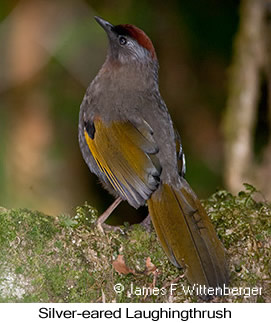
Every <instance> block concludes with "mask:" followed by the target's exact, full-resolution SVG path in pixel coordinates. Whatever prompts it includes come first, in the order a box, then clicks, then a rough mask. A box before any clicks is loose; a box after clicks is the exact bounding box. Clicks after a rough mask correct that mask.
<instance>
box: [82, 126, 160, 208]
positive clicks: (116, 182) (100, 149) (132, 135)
mask: <svg viewBox="0 0 271 323" xmlns="http://www.w3.org/2000/svg"><path fill="white" fill-rule="evenodd" d="M84 136H85V140H86V143H87V145H88V147H89V149H90V151H91V153H92V156H93V158H94V159H95V161H96V163H97V165H98V167H99V169H100V170H101V172H103V173H104V174H105V175H106V177H107V179H108V181H109V182H110V184H111V185H112V186H113V188H114V189H115V190H116V191H117V192H119V194H120V195H121V196H122V198H123V199H125V200H128V202H129V203H130V204H132V205H134V206H135V207H138V206H139V205H142V201H140V200H144V201H145V200H146V199H147V198H148V197H149V195H150V194H151V192H152V191H153V190H154V188H155V187H153V184H152V183H150V182H149V178H150V177H149V175H150V174H151V175H158V172H157V169H156V168H155V167H154V165H153V163H152V161H151V159H150V158H149V156H148V154H146V153H145V152H144V150H143V149H142V147H143V146H144V147H147V146H150V145H151V143H150V142H149V140H148V138H146V137H145V136H144V135H143V134H142V132H140V131H139V130H138V129H137V128H136V127H135V126H134V125H133V124H131V123H130V122H121V121H119V122H112V123H110V124H109V125H105V124H104V123H103V122H102V121H101V120H96V121H95V136H94V139H91V138H90V137H89V135H88V133H87V131H86V130H85V131H84Z"/></svg>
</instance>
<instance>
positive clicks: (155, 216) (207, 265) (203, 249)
mask: <svg viewBox="0 0 271 323" xmlns="http://www.w3.org/2000/svg"><path fill="white" fill-rule="evenodd" d="M181 183H182V187H181V189H180V190H176V189H174V188H173V187H171V186H170V185H168V184H161V185H160V187H159V188H158V190H157V191H155V192H154V193H153V194H152V196H151V198H150V199H149V200H148V208H149V212H150V215H151V219H152V222H153V225H154V227H155V230H156V233H157V235H158V238H159V240H160V242H161V244H162V247H163V249H164V251H165V252H166V254H167V256H168V257H169V259H170V260H171V262H172V263H173V264H174V265H175V266H177V267H184V268H186V276H187V278H188V280H189V282H190V283H191V284H199V285H205V286H206V287H219V286H220V287H223V284H227V283H228V272H227V266H226V258H225V252H224V248H223V245H222V243H221V242H220V241H219V239H218V237H217V235H216V232H215V230H214V227H213V225H212V223H211V221H210V219H209V217H208V215H207V213H206V211H205V210H204V208H203V207H202V205H201V204H200V201H199V200H198V198H197V196H196V195H195V193H194V192H193V191H192V189H191V188H190V186H189V184H188V183H187V182H186V181H185V180H184V179H183V178H181Z"/></svg>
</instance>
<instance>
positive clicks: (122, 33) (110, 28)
mask: <svg viewBox="0 0 271 323" xmlns="http://www.w3.org/2000/svg"><path fill="white" fill-rule="evenodd" d="M95 19H96V21H97V22H98V23H99V24H100V25H101V26H102V27H103V29H104V30H105V31H106V33H107V36H108V38H109V44H110V47H109V55H110V57H112V58H114V59H117V60H119V61H120V62H122V63H127V62H130V61H131V60H137V61H140V62H143V63H144V60H147V61H149V60H152V61H157V57H156V53H155V49H154V47H153V44H152V42H151V40H150V38H149V37H148V36H147V35H146V34H145V33H144V31H142V30H141V29H139V28H138V27H136V26H134V25H130V24H123V25H116V26H114V25H112V24H111V23H109V22H108V21H106V20H104V19H102V18H100V17H95Z"/></svg>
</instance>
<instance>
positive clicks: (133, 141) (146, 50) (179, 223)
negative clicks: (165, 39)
mask: <svg viewBox="0 0 271 323" xmlns="http://www.w3.org/2000/svg"><path fill="white" fill-rule="evenodd" d="M95 19H96V20H97V22H98V23H99V24H100V25H101V26H102V27H103V29H104V30H105V31H106V33H107V36H108V39H109V49H108V54H107V57H106V60H105V63H104V64H103V66H102V68H101V69H100V71H99V73H98V74H97V76H96V77H95V78H94V80H93V81H92V82H91V84H90V86H89V87H88V89H87V91H86V94H85V97H84V99H83V102H82V104H81V107H80V120H79V143H80V148H81V151H82V154H83V157H84V159H85V161H86V163H87V165H88V167H89V168H90V170H91V171H92V172H93V173H95V174H96V175H97V176H98V178H99V179H100V180H101V182H102V183H103V185H104V187H105V188H106V189H107V190H108V191H109V192H110V193H112V194H113V195H114V196H115V197H117V200H116V202H115V205H114V206H116V205H117V204H118V203H119V201H121V200H126V201H128V203H129V204H130V205H132V206H133V207H135V208H138V207H140V206H142V205H145V204H147V205H148V209H149V213H150V216H151V220H152V223H153V225H154V228H155V230H156V233H157V235H158V238H159V240H160V243H161V245H162V247H163V249H164V251H165V253H166V254H167V256H168V258H169V259H170V261H171V262H172V263H173V264H174V265H175V266H177V267H183V268H185V272H186V276H187V278H188V280H189V281H190V283H192V284H194V283H198V284H201V285H205V286H209V287H218V286H223V284H227V281H228V275H227V269H226V261H225V252H224V248H223V245H222V244H221V242H220V241H219V239H218V237H217V235H216V232H215V230H214V227H213V225H212V223H211V221H210V220H209V217H208V216H207V214H206V211H205V210H204V208H203V207H202V205H201V204H200V201H199V200H198V198H197V196H196V195H195V193H194V192H193V191H192V189H191V188H190V186H189V184H188V183H187V182H186V180H185V179H184V173H185V164H184V155H183V151H182V146H181V142H180V137H179V135H178V133H177V132H176V130H174V127H173V123H172V120H171V117H170V115H169V112H168V109H167V107H166V104H165V102H164V101H163V99H162V97H161V94H160V92H159V86H158V61H157V56H156V53H155V50H154V47H153V45H152V42H151V40H150V39H149V38H148V36H147V35H146V34H145V33H144V32H143V31H142V30H140V29H139V28H137V27H135V26H133V25H128V24H126V25H117V26H113V25H112V24H110V23H109V22H107V21H105V20H103V19H101V18H99V17H95ZM114 206H113V207H114ZM113 207H112V209H113Z"/></svg>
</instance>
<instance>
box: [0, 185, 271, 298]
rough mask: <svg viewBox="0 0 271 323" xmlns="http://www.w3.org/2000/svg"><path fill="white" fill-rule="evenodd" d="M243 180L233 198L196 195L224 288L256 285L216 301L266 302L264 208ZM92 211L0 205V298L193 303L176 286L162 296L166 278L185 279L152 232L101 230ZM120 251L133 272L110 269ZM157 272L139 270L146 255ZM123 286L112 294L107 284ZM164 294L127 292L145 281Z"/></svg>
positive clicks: (270, 234) (270, 237) (269, 240)
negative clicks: (218, 255)
mask: <svg viewBox="0 0 271 323" xmlns="http://www.w3.org/2000/svg"><path fill="white" fill-rule="evenodd" d="M257 195H258V196H260V195H259V193H258V192H257V191H256V190H255V189H254V188H253V187H252V186H250V185H246V186H245V191H243V192H240V193H239V194H238V196H233V195H231V194H230V193H228V192H226V191H219V192H217V193H215V194H214V195H212V196H211V197H210V198H209V199H208V200H207V201H204V204H205V207H206V209H207V211H208V213H209V215H210V217H211V219H212V221H213V223H214V225H215V227H216V230H217V233H218V235H219V237H220V239H221V240H222V241H223V243H224V245H225V247H226V249H227V253H228V259H229V268H230V273H231V281H230V283H231V286H234V287H258V288H260V287H261V288H262V295H259V296H251V297H245V296H238V297H237V296H234V297H233V296H231V297H227V298H226V297H224V298H219V299H216V300H215V301H219V302H222V301H223V302H227V301H230V302H269V301H270V295H271V291H270V284H269V282H270V272H271V265H270V257H271V254H270V250H271V248H270V247H271V223H270V216H271V207H270V205H269V204H268V203H266V202H257V201H256V200H255V198H256V197H257ZM97 216H98V214H97V211H96V210H95V209H94V208H93V207H91V206H89V205H88V204H84V205H83V206H82V207H77V208H76V211H75V215H74V216H68V215H61V216H59V217H58V218H54V217H51V216H47V215H44V214H42V213H39V212H36V211H34V212H33V211H29V210H24V209H23V210H22V209H19V210H6V209H3V208H0V301H1V302H101V301H106V302H112V301H116V302H168V301H174V302H183V301H190V302H192V301H198V300H197V299H196V298H195V297H194V296H185V295H184V293H183V292H179V293H175V294H173V296H172V297H171V296H170V295H169V284H170V282H177V280H178V284H179V285H182V286H183V287H184V288H186V287H187V286H189V285H188V283H187V280H186V279H185V277H182V276H181V275H182V274H183V272H182V271H181V270H178V269H176V268H175V267H174V266H172V265H171V264H170V263H169V261H168V260H167V258H166V257H165V254H164V252H163V250H162V249H161V247H160V244H159V242H158V240H157V237H156V235H155V233H154V232H151V233H148V232H146V231H145V229H144V228H143V227H142V226H141V225H133V226H131V227H129V226H124V227H123V228H122V230H119V231H116V232H104V231H103V230H102V229H101V228H99V227H97V226H96V225H95V221H96V219H97ZM118 255H123V256H124V260H125V263H126V265H127V266H128V268H130V269H131V270H133V271H134V272H135V274H132V273H130V274H128V275H123V274H118V273H117V272H116V271H115V269H114V268H113V266H112V262H113V261H114V260H115V259H116V258H117V256H118ZM148 257H150V258H151V262H152V263H153V264H154V265H155V266H156V267H157V275H156V277H155V278H154V276H153V274H146V272H145V269H146V259H147V258H148ZM118 283H119V284H122V285H123V287H124V291H123V292H121V293H119V294H118V293H116V292H115V291H114V285H116V284H118ZM153 284H155V286H156V287H157V288H159V289H160V291H162V290H163V288H164V289H166V290H167V293H166V294H165V295H164V294H163V293H161V292H160V294H159V295H147V296H142V295H140V294H139V293H134V294H133V295H131V293H130V290H131V286H133V289H134V290H135V289H136V288H139V287H140V288H143V287H145V288H147V287H152V286H153Z"/></svg>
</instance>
